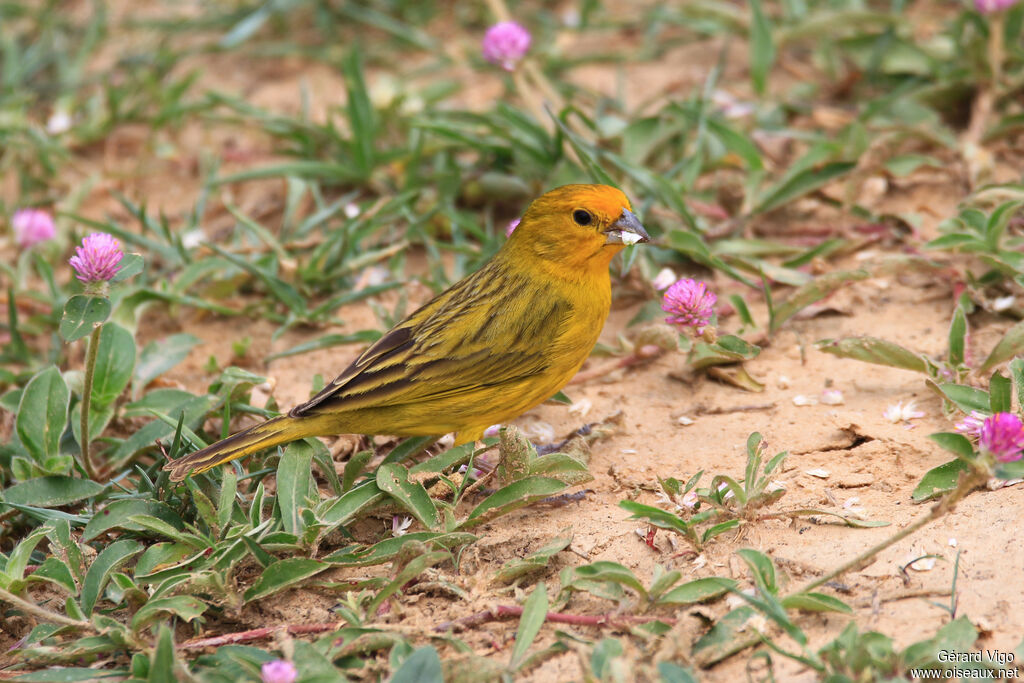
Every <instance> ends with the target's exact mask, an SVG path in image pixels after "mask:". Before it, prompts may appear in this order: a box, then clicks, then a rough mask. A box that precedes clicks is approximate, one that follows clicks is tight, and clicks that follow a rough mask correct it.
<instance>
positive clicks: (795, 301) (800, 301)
mask: <svg viewBox="0 0 1024 683" xmlns="http://www.w3.org/2000/svg"><path fill="white" fill-rule="evenodd" d="M870 275H871V273H869V272H868V271H866V270H863V269H861V270H842V271H835V272H832V273H826V274H824V275H819V276H818V277H816V278H814V279H813V280H811V281H810V282H808V283H807V284H805V285H803V286H801V287H799V288H797V290H796V291H794V292H793V293H792V294H791V295H790V297H789V298H788V299H786V301H785V302H783V303H782V304H779V306H778V307H776V308H775V310H774V311H773V315H772V316H771V321H770V323H769V329H770V330H771V331H772V332H775V331H777V330H778V329H779V328H780V327H782V324H783V323H784V322H786V321H787V320H789V319H790V318H791V317H793V316H794V315H796V314H797V313H798V312H800V311H801V310H803V309H804V308H806V307H808V306H810V305H811V304H813V303H815V302H816V301H821V300H822V299H824V298H825V297H827V296H828V295H829V294H832V293H833V292H835V291H836V290H837V289H839V288H840V287H842V286H843V285H845V284H846V283H847V282H857V281H859V280H865V279H867V278H868V277H870Z"/></svg>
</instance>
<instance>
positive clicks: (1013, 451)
mask: <svg viewBox="0 0 1024 683" xmlns="http://www.w3.org/2000/svg"><path fill="white" fill-rule="evenodd" d="M978 442H979V443H980V444H981V447H982V449H983V450H985V451H988V452H989V453H991V454H992V455H993V456H994V457H995V459H996V460H998V461H999V462H1014V461H1015V460H1020V459H1021V456H1024V424H1022V423H1021V421H1020V418H1019V417H1017V416H1016V415H1014V414H1013V413H996V414H995V415H992V416H991V417H987V418H985V421H984V422H983V423H982V425H981V434H980V436H979V437H978Z"/></svg>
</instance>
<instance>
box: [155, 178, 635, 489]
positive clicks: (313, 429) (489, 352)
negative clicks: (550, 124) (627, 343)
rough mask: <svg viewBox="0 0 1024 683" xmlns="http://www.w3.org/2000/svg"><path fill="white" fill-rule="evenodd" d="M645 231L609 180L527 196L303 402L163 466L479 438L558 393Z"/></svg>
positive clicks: (589, 343) (586, 350) (182, 471)
mask: <svg viewBox="0 0 1024 683" xmlns="http://www.w3.org/2000/svg"><path fill="white" fill-rule="evenodd" d="M649 239H650V237H649V236H648V234H647V232H646V231H645V230H644V227H643V226H642V225H641V224H640V221H639V220H638V219H637V217H636V216H635V215H634V214H633V212H632V210H631V206H630V203H629V200H628V199H626V196H625V195H624V194H622V192H620V191H619V190H617V189H615V188H613V187H608V186H606V185H566V186H564V187H559V188H557V189H554V190H551V191H550V192H548V193H546V194H544V195H542V196H541V197H539V198H538V199H536V200H534V201H533V203H531V204H530V206H529V208H528V209H527V210H526V213H525V214H524V215H523V217H522V220H521V221H520V223H519V226H518V227H517V228H516V229H515V231H514V232H513V233H512V234H511V236H510V237H509V239H508V241H507V242H506V243H505V244H504V245H503V246H502V248H501V249H500V250H499V251H498V253H497V254H495V255H494V256H493V257H492V258H491V260H490V261H488V262H487V263H486V264H485V265H484V266H483V267H482V268H480V270H478V271H476V272H475V273H473V274H471V275H469V276H467V277H466V278H464V279H463V280H460V281H459V282H457V283H455V284H454V285H452V286H451V287H450V288H449V289H448V290H446V291H445V292H443V293H441V294H439V295H438V296H437V297H435V298H434V299H432V300H431V301H430V302H428V303H427V304H425V305H424V306H422V307H421V308H419V309H418V310H417V311H415V312H414V313H412V314H411V315H410V316H409V317H407V318H406V319H405V320H403V321H402V322H400V323H398V324H397V325H395V327H394V328H392V329H391V330H390V331H389V332H387V333H386V334H385V335H384V336H383V337H381V338H380V339H379V340H378V341H377V342H376V343H374V344H373V345H372V346H370V347H369V348H368V349H366V351H364V352H363V353H362V354H361V355H360V356H359V357H358V358H356V360H355V361H354V362H353V363H352V364H351V365H349V366H348V368H346V369H345V371H344V372H342V373H341V374H340V375H338V377H337V379H335V380H334V381H333V382H331V383H330V384H329V385H327V386H326V387H324V389H323V391H321V392H320V393H318V394H317V395H316V396H314V397H313V398H312V399H310V400H309V401H307V402H306V403H303V404H302V405H299V406H296V407H295V408H293V409H292V410H291V411H289V413H288V414H287V415H282V416H280V417H275V418H272V419H270V420H267V421H266V422H263V423H261V424H258V425H255V426H253V427H250V428H249V429H246V430H244V431H241V432H239V433H237V434H235V435H233V436H230V437H228V438H226V439H224V440H223V441H218V442H217V443H214V444H212V445H210V446H207V447H206V448H203V449H202V450H199V451H196V452H195V453H191V454H189V455H186V456H184V457H182V458H179V459H177V460H175V461H173V462H170V463H168V464H167V465H165V469H167V470H169V471H170V472H171V475H170V476H171V479H172V480H174V481H180V480H182V479H184V478H185V476H187V475H188V474H190V473H199V472H204V471H206V470H208V469H210V468H212V467H216V466H217V465H220V464H222V463H225V462H228V461H230V460H235V459H237V458H241V457H243V456H246V455H249V454H250V453H255V452H257V451H260V450H263V449H265V448H271V447H273V446H277V445H279V444H283V443H288V442H290V441H295V440H297V439H303V438H306V437H310V436H328V435H332V434H343V433H344V434H391V435H395V436H441V435H443V434H446V433H448V432H456V440H455V443H456V445H459V444H463V443H468V442H470V441H476V440H478V439H480V438H482V436H483V433H484V430H485V429H487V427H489V426H490V425H492V424H496V423H499V422H504V421H507V420H510V419H512V418H514V417H517V416H519V415H521V414H522V413H524V412H525V411H527V410H529V409H531V408H533V407H535V406H537V405H539V404H540V403H542V402H543V401H545V400H546V399H548V398H550V397H551V396H553V395H554V394H555V393H557V392H558V391H559V390H560V389H561V388H562V387H563V386H565V384H566V383H567V382H568V381H569V380H570V379H571V378H572V377H573V375H575V374H576V372H577V370H579V368H580V366H581V365H582V364H583V362H584V361H585V360H586V359H587V356H588V355H590V351H591V349H593V347H594V344H595V343H596V342H597V338H598V335H599V334H600V332H601V328H602V327H603V326H604V322H605V319H606V318H607V317H608V311H609V309H610V307H611V298H612V297H611V281H610V278H609V275H608V265H609V263H610V262H611V260H612V257H613V256H614V255H615V254H616V253H618V252H619V251H620V250H621V249H622V248H623V247H624V246H625V245H628V244H635V243H637V242H646V241H648V240H649Z"/></svg>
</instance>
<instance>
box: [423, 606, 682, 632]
mask: <svg viewBox="0 0 1024 683" xmlns="http://www.w3.org/2000/svg"><path fill="white" fill-rule="evenodd" d="M522 615H523V608H522V607H518V606H510V605H495V606H494V607H492V608H491V609H489V610H484V611H483V612H476V613H475V614H470V615H469V616H466V617H461V618H459V619H455V620H454V621H446V622H444V623H442V624H438V625H437V626H435V627H434V630H435V631H447V630H448V629H453V628H459V629H465V628H470V627H472V626H479V625H480V624H485V623H487V622H489V621H496V620H498V619H508V618H512V617H521V616H522ZM544 619H545V620H546V621H550V622H551V623H554V624H573V625H575V626H597V627H605V626H610V627H612V628H618V627H628V626H629V625H630V624H646V623H650V622H652V621H662V622H664V623H666V624H673V625H674V624H675V623H676V620H675V619H672V618H671V617H638V616H632V615H628V614H626V615H620V616H612V615H610V614H596V615H593V614H565V613H564V612H548V613H547V616H545V617H544Z"/></svg>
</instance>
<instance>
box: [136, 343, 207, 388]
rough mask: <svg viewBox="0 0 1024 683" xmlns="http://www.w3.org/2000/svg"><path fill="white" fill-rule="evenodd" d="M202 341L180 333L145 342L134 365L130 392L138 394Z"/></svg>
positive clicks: (183, 358)
mask: <svg viewBox="0 0 1024 683" xmlns="http://www.w3.org/2000/svg"><path fill="white" fill-rule="evenodd" d="M202 343H203V341H202V340H201V339H199V338H198V337H195V336H193V335H191V334H184V333H182V334H172V335H171V336H170V337H166V338H164V339H158V340H154V341H151V342H149V343H148V344H146V346H145V348H143V349H142V353H141V354H140V355H139V362H138V363H136V365H135V372H134V376H133V377H132V394H133V395H134V396H138V395H139V392H141V391H142V390H143V389H145V388H146V386H147V385H148V384H149V383H150V382H152V381H153V380H154V379H156V378H157V377H159V376H160V375H162V374H164V373H165V372H167V371H168V370H170V369H171V368H173V367H174V366H175V365H177V364H178V363H180V362H181V361H183V360H185V358H186V357H187V356H188V354H189V352H190V351H192V349H193V348H195V347H196V346H198V345H199V344H202Z"/></svg>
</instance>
